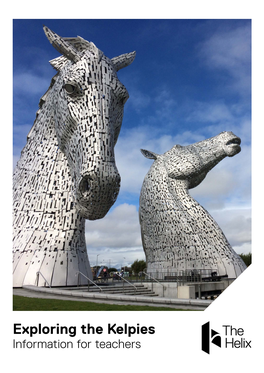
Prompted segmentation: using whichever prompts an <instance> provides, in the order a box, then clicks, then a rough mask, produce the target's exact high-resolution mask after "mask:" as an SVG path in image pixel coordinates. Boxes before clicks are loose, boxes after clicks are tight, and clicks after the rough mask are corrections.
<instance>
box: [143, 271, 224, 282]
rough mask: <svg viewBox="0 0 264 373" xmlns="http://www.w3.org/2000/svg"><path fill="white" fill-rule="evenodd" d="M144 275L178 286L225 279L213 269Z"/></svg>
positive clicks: (153, 272) (156, 272) (159, 272)
mask: <svg viewBox="0 0 264 373" xmlns="http://www.w3.org/2000/svg"><path fill="white" fill-rule="evenodd" d="M143 273H144V274H145V275H148V276H150V277H151V278H152V279H158V280H160V281H162V282H163V281H166V282H178V283H179V284H182V283H186V282H202V281H206V280H210V279H212V278H214V277H215V278H218V277H226V275H220V276H219V275H218V273H217V270H216V269H214V268H210V269H209V268H208V269H204V268H203V269H188V270H180V271H174V270H148V274H147V273H146V271H144V272H143Z"/></svg>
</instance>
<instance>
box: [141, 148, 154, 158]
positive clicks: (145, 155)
mask: <svg viewBox="0 0 264 373" xmlns="http://www.w3.org/2000/svg"><path fill="white" fill-rule="evenodd" d="M140 151H141V153H142V154H143V155H144V157H146V158H148V159H157V158H158V154H156V153H153V152H150V151H149V150H145V149H140Z"/></svg>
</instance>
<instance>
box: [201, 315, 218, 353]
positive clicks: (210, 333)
mask: <svg viewBox="0 0 264 373" xmlns="http://www.w3.org/2000/svg"><path fill="white" fill-rule="evenodd" d="M210 343H213V344H215V345H216V346H218V347H221V336H220V334H219V333H218V332H216V331H215V330H213V329H210V323H209V322H207V323H206V324H203V325H202V350H203V351H204V352H206V353H207V354H210Z"/></svg>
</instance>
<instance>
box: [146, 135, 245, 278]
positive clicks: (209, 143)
mask: <svg viewBox="0 0 264 373" xmlns="http://www.w3.org/2000/svg"><path fill="white" fill-rule="evenodd" d="M240 143H241V140H240V138H239V137H237V136H235V135H234V134H233V133H232V132H222V133H220V134H219V135H217V136H215V137H212V138H210V139H207V140H203V141H200V142H197V143H195V144H192V145H187V146H181V145H175V146H173V147H172V149H170V150H169V151H167V152H166V153H164V154H161V155H158V154H156V153H153V152H151V151H148V150H141V152H142V153H143V155H144V156H145V157H147V158H149V159H154V162H153V164H152V166H151V168H150V170H149V172H148V173H147V175H146V177H145V179H144V182H143V185H142V189H141V193H140V208H139V218H140V224H141V235H142V242H143V248H144V250H145V253H146V258H147V270H148V272H149V273H151V272H153V273H155V276H157V273H159V275H160V276H161V277H160V278H162V276H163V275H164V273H175V274H177V275H179V273H186V271H187V273H189V272H190V273H191V272H192V271H193V270H196V271H201V272H200V273H203V271H207V272H208V273H212V272H215V273H217V274H218V275H220V276H228V277H229V278H236V277H237V276H239V275H240V274H241V273H242V272H243V271H244V269H245V268H246V266H245V264H244V262H243V261H242V259H241V258H240V257H239V255H237V254H236V252H235V251H234V250H233V248H232V247H231V246H230V244H229V242H228V241H227V239H226V237H225V235H224V233H223V232H222V230H221V229H220V227H219V226H218V225H217V223H216V222H215V221H214V219H213V218H212V217H211V215H210V214H209V213H208V212H207V211H206V210H205V209H204V208H203V207H202V206H201V205H200V204H199V203H198V202H197V201H196V200H195V199H193V198H192V197H191V195H190V194H189V189H191V188H194V187H196V186H197V185H199V184H200V183H201V182H202V181H203V179H204V178H205V176H206V175H207V173H208V172H209V171H210V170H211V169H212V168H213V167H214V166H216V165H217V164H218V163H219V162H220V161H221V160H222V159H224V158H225V157H227V156H228V157H233V156H234V155H236V154H238V153H239V152H240V150H241V148H240Z"/></svg>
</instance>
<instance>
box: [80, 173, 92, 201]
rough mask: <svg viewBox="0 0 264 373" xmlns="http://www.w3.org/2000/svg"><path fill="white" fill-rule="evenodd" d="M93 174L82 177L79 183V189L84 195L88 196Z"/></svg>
mask: <svg viewBox="0 0 264 373" xmlns="http://www.w3.org/2000/svg"><path fill="white" fill-rule="evenodd" d="M91 182H92V178H91V176H85V177H83V178H82V180H81V182H80V184H79V190H80V193H81V194H82V196H83V197H86V196H87V195H88V193H89V191H90V189H91Z"/></svg>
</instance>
